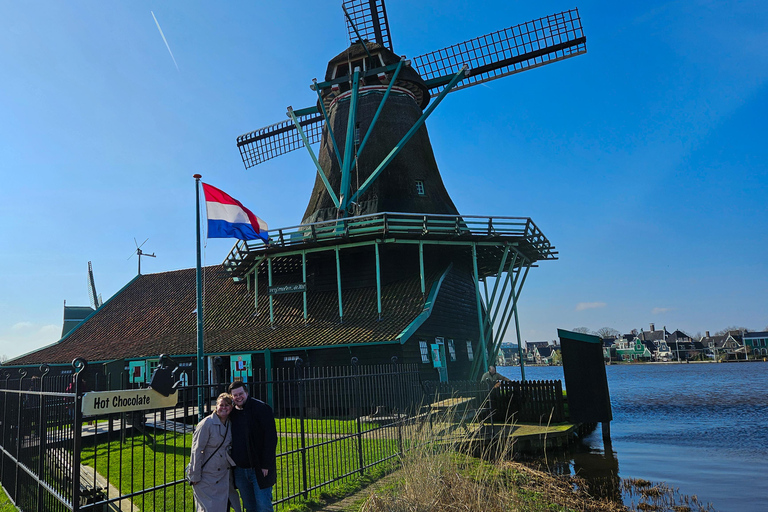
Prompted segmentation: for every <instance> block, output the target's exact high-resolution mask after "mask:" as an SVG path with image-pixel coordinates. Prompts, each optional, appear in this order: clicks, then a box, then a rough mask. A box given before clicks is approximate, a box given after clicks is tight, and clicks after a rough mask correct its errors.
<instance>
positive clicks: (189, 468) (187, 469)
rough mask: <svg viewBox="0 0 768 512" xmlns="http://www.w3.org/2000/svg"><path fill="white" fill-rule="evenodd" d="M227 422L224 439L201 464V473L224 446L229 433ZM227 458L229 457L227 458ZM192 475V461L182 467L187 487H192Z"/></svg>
mask: <svg viewBox="0 0 768 512" xmlns="http://www.w3.org/2000/svg"><path fill="white" fill-rule="evenodd" d="M229 423H230V422H229V421H228V422H227V430H225V431H224V439H222V440H221V443H219V446H217V447H216V449H215V450H213V453H212V454H210V455H209V456H208V458H207V459H205V462H203V465H202V466H200V471H203V468H204V467H205V465H206V464H208V461H209V460H211V458H212V457H213V456H214V455H216V452H218V451H219V448H221V447H222V446H223V445H224V441H226V440H227V433H229ZM227 458H229V457H227ZM191 474H192V461H190V462H189V463H187V465H186V466H184V480H186V481H187V483H188V484H189V485H192V480H191V479H190V475H191Z"/></svg>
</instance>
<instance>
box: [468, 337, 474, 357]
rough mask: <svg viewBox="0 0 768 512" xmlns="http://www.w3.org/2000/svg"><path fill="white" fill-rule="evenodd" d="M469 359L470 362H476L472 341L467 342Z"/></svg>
mask: <svg viewBox="0 0 768 512" xmlns="http://www.w3.org/2000/svg"><path fill="white" fill-rule="evenodd" d="M467 358H468V359H469V360H470V361H474V360H475V353H474V352H473V351H472V342H471V341H467Z"/></svg>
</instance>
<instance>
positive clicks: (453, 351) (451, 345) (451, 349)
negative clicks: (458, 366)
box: [448, 339, 456, 361]
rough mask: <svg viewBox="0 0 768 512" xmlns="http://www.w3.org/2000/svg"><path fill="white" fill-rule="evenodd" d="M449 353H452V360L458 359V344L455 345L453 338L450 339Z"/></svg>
mask: <svg viewBox="0 0 768 512" xmlns="http://www.w3.org/2000/svg"><path fill="white" fill-rule="evenodd" d="M448 353H449V354H450V355H451V361H455V360H456V345H454V343H453V340H452V339H449V340H448Z"/></svg>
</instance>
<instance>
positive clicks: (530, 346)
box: [524, 340, 550, 364]
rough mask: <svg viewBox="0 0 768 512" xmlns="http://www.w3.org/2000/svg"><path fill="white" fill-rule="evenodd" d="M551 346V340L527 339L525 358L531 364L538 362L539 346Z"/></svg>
mask: <svg viewBox="0 0 768 512" xmlns="http://www.w3.org/2000/svg"><path fill="white" fill-rule="evenodd" d="M549 346H550V342H549V341H527V340H526V342H525V353H524V355H525V360H526V362H528V363H531V364H534V363H536V364H538V363H537V361H536V355H537V353H538V352H537V351H538V349H539V348H546V347H549Z"/></svg>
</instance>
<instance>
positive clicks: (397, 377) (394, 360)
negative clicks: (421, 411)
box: [391, 356, 405, 455]
mask: <svg viewBox="0 0 768 512" xmlns="http://www.w3.org/2000/svg"><path fill="white" fill-rule="evenodd" d="M391 361H392V369H393V372H392V373H393V376H394V378H395V381H394V383H393V384H395V385H396V384H397V383H398V382H401V380H400V371H399V370H400V368H399V367H398V366H397V356H392V359H391ZM396 387H397V388H398V393H397V395H398V397H397V402H398V404H397V407H396V411H397V451H398V454H399V455H402V454H403V422H402V421H401V420H402V409H403V405H402V404H403V402H404V400H403V388H404V387H405V386H402V385H400V386H397V385H396Z"/></svg>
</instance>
